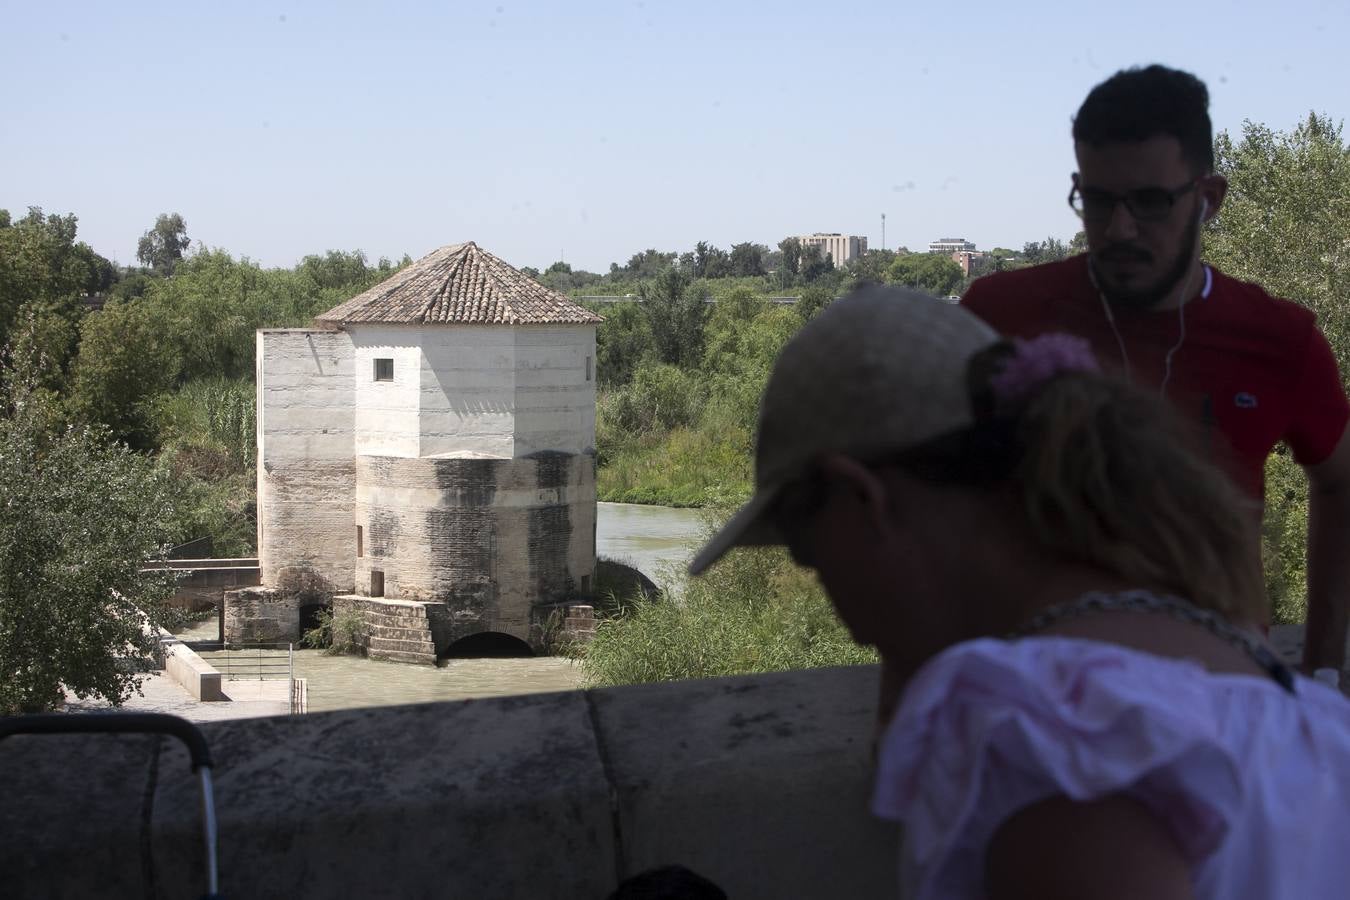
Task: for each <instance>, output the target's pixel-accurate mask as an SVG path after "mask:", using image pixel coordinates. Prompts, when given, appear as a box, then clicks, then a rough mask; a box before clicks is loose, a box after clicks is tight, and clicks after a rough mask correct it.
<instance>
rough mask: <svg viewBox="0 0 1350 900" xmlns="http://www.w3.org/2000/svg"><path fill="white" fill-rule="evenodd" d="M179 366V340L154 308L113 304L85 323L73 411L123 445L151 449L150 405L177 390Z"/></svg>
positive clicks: (71, 401) (74, 375) (75, 373)
mask: <svg viewBox="0 0 1350 900" xmlns="http://www.w3.org/2000/svg"><path fill="white" fill-rule="evenodd" d="M180 366H181V361H180V356H179V352H178V348H177V347H176V342H175V340H174V336H173V334H172V333H171V332H170V330H169V329H168V328H167V327H166V323H165V322H164V320H163V318H162V317H161V316H160V315H159V310H158V309H156V307H155V306H154V305H153V304H151V303H146V302H141V301H133V302H130V303H123V302H114V303H110V304H108V305H107V306H106V307H104V308H103V311H102V312H100V313H99V314H98V315H94V316H89V317H88V318H86V319H85V321H84V326H83V328H82V329H81V339H80V351H79V355H78V356H76V358H75V365H74V370H73V373H72V382H73V383H72V387H71V392H70V397H69V401H68V402H69V406H70V409H71V411H72V412H73V413H74V415H75V416H76V417H78V418H79V419H80V420H81V421H82V422H85V423H87V424H98V425H101V426H103V427H104V428H107V429H108V430H109V432H110V433H111V434H112V435H113V436H115V437H116V438H117V439H119V440H123V441H127V442H128V443H130V444H131V445H133V446H135V447H138V448H142V449H149V448H152V447H154V446H155V443H156V435H155V430H154V427H153V424H152V421H151V418H150V410H149V401H150V400H151V398H153V397H154V396H155V395H156V394H158V393H160V392H162V391H166V390H168V389H169V388H170V387H171V386H172V385H173V384H174V382H175V381H176V380H177V375H178V371H179V368H180Z"/></svg>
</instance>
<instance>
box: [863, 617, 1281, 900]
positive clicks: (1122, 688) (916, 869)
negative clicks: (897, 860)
mask: <svg viewBox="0 0 1350 900" xmlns="http://www.w3.org/2000/svg"><path fill="white" fill-rule="evenodd" d="M1206 674H1207V673H1205V671H1204V670H1203V669H1202V668H1201V667H1199V666H1198V665H1196V664H1193V663H1190V662H1186V661H1182V660H1170V659H1162V658H1159V657H1154V656H1150V655H1147V654H1141V653H1136V652H1133V651H1129V650H1126V649H1124V648H1120V647H1116V646H1114V645H1110V644H1103V643H1100V642H1095V641H1083V640H1075V639H1068V638H1035V639H1025V640H1020V641H1015V642H1008V641H997V640H981V641H972V642H970V643H966V644H961V645H958V646H957V647H954V648H952V649H950V650H948V651H946V652H945V653H944V654H942V655H941V656H939V657H937V658H936V659H934V660H933V661H931V662H930V663H928V664H927V665H926V666H925V667H924V668H923V669H922V670H921V671H920V672H919V674H918V675H917V676H916V678H915V679H914V681H913V682H911V684H910V685H909V686H908V687H907V688H906V691H905V695H904V698H903V699H902V701H901V705H900V709H899V710H898V711H897V713H896V716H895V718H894V720H893V721H892V722H891V724H890V726H889V727H888V729H887V731H886V733H885V735H884V737H883V739H882V743H881V747H880V752H879V762H878V777H877V784H876V790H875V793H874V796H873V810H874V811H875V812H876V813H877V815H879V816H882V817H884V818H888V819H896V820H899V821H901V822H902V823H903V824H904V833H905V850H904V858H903V861H902V872H903V873H904V874H903V876H902V877H904V879H905V881H906V882H908V884H909V886H910V887H911V889H913V890H914V891H915V896H917V897H921V898H927V897H944V898H951V897H967V896H979V895H981V893H982V886H983V874H984V857H985V851H986V848H987V846H988V844H989V841H990V839H991V837H992V836H993V834H994V832H995V831H996V830H997V829H998V827H999V826H1000V825H1002V824H1003V823H1004V822H1005V821H1006V820H1007V819H1008V818H1009V817H1010V816H1011V815H1012V814H1013V813H1015V812H1017V811H1018V810H1019V809H1022V808H1023V807H1026V806H1028V805H1030V804H1033V803H1036V802H1038V801H1040V800H1043V799H1046V798H1048V797H1051V796H1054V795H1057V794H1063V795H1066V796H1068V797H1070V798H1072V799H1075V800H1092V799H1096V798H1100V797H1104V796H1106V795H1108V794H1114V793H1125V794H1128V795H1129V796H1132V797H1134V798H1136V799H1138V800H1139V801H1141V802H1142V803H1143V804H1144V805H1145V806H1147V807H1148V808H1150V809H1152V810H1154V811H1155V812H1156V813H1157V814H1158V815H1159V817H1160V818H1162V819H1163V820H1164V821H1166V822H1167V823H1168V824H1169V825H1170V827H1171V828H1172V830H1173V833H1174V835H1175V837H1176V839H1177V841H1178V843H1179V845H1180V846H1181V848H1182V850H1183V852H1184V853H1185V854H1186V856H1187V858H1189V859H1190V860H1192V862H1199V861H1201V860H1203V859H1204V858H1205V857H1207V856H1208V855H1209V854H1211V853H1213V852H1214V850H1215V849H1216V848H1217V847H1218V846H1219V845H1220V844H1221V843H1222V841H1223V839H1224V837H1225V835H1226V834H1227V833H1228V830H1229V828H1230V827H1231V825H1232V823H1233V822H1235V821H1236V820H1237V817H1238V815H1239V811H1240V810H1241V808H1242V792H1243V780H1242V777H1241V767H1240V766H1239V764H1238V761H1237V759H1236V757H1235V756H1234V755H1233V754H1232V753H1231V752H1230V751H1229V750H1228V749H1226V748H1225V740H1224V734H1223V732H1224V730H1225V721H1226V720H1227V719H1228V718H1231V716H1230V712H1229V711H1225V710H1222V709H1216V708H1215V704H1216V700H1215V697H1214V695H1213V692H1212V691H1208V692H1207V691H1206V689H1205V688H1204V686H1203V684H1202V683H1203V682H1204V681H1205V680H1206V679H1205V675H1206ZM1271 688H1272V690H1278V689H1277V688H1275V687H1274V685H1273V684H1272V685H1271ZM1229 737H1231V735H1229Z"/></svg>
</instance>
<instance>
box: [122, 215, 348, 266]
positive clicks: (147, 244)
mask: <svg viewBox="0 0 1350 900" xmlns="http://www.w3.org/2000/svg"><path fill="white" fill-rule="evenodd" d="M190 243H191V242H190V241H189V240H188V236H187V223H186V222H184V221H183V217H182V216H180V215H179V214H178V213H160V215H159V218H157V219H155V226H154V227H153V228H151V229H150V230H149V231H147V232H146V233H145V234H143V235H141V240H140V242H139V243H138V244H137V245H136V258H137V259H139V260H140V261H141V263H142V264H144V265H147V266H149V267H150V268H152V269H154V270H155V271H156V272H158V273H159V274H160V275H165V276H168V275H172V274H173V270H174V268H175V267H176V266H177V265H178V262H179V260H181V259H182V258H183V251H184V250H186V249H187V248H188V246H189V244H190ZM363 261H364V260H363Z"/></svg>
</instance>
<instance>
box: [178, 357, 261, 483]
mask: <svg viewBox="0 0 1350 900" xmlns="http://www.w3.org/2000/svg"><path fill="white" fill-rule="evenodd" d="M153 403H154V409H155V414H154V422H155V425H156V428H157V430H158V432H159V438H160V443H161V446H164V447H179V448H186V447H192V448H199V449H204V450H215V451H219V452H222V453H224V454H225V455H226V456H227V457H228V459H229V460H230V462H231V463H232V465H233V466H234V467H236V468H238V469H251V468H252V467H253V464H254V462H255V461H256V459H257V431H256V426H255V422H256V421H257V419H256V410H255V405H256V393H255V390H254V386H253V381H252V380H251V379H242V378H241V379H231V378H202V379H198V380H197V381H190V382H188V383H187V384H185V385H183V387H182V388H180V389H179V390H178V391H177V392H175V393H172V394H165V395H162V396H160V397H158V398H156V399H155V400H154V401H153Z"/></svg>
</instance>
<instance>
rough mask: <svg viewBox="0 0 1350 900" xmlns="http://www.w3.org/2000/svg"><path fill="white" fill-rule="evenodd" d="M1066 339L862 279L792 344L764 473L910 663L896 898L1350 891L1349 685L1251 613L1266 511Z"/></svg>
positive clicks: (891, 755)
mask: <svg viewBox="0 0 1350 900" xmlns="http://www.w3.org/2000/svg"><path fill="white" fill-rule="evenodd" d="M1189 440H1191V436H1190V435H1188V434H1187V433H1186V432H1185V430H1184V428H1183V426H1181V425H1180V424H1178V422H1177V421H1176V420H1174V419H1173V418H1172V417H1171V416H1170V414H1169V413H1168V411H1167V410H1166V408H1165V407H1164V405H1163V404H1162V403H1161V402H1160V401H1159V400H1158V399H1157V398H1154V397H1151V396H1147V395H1144V394H1142V393H1140V392H1138V391H1136V390H1134V389H1133V388H1131V387H1129V386H1128V385H1125V384H1122V383H1119V382H1117V381H1114V380H1111V379H1108V378H1106V377H1104V376H1102V375H1100V374H1098V373H1097V371H1096V366H1095V363H1094V361H1093V359H1092V356H1091V353H1090V351H1089V350H1088V349H1087V348H1086V345H1085V344H1083V343H1080V342H1079V341H1077V340H1076V339H1074V338H1070V337H1067V336H1063V335H1054V336H1048V337H1044V338H1039V339H1037V340H1036V341H1032V342H1028V343H1014V344H1009V343H1006V342H1004V341H1002V340H1001V339H1000V338H999V337H998V335H996V334H995V333H993V332H992V331H990V330H989V328H988V327H987V326H985V325H984V324H983V323H981V322H980V321H979V320H977V319H976V318H975V317H974V316H972V315H970V314H968V313H967V312H966V311H965V310H963V309H961V308H959V307H955V306H951V305H948V304H945V303H941V302H939V301H935V300H933V299H932V298H929V297H926V296H923V295H920V294H915V293H912V292H907V291H899V290H895V289H887V288H880V287H874V288H866V289H863V290H862V291H859V292H855V293H854V294H852V295H850V296H849V297H846V298H844V299H843V300H840V301H838V302H836V303H835V304H833V305H831V306H830V307H829V308H827V309H826V310H825V311H824V312H823V313H822V314H821V315H819V316H818V317H817V318H815V319H814V320H812V321H811V322H810V323H808V324H807V325H806V326H805V327H804V328H803V329H802V330H801V331H800V332H799V333H798V334H797V335H796V336H795V337H794V338H793V340H792V341H790V342H789V343H788V345H787V346H786V347H785V348H784V350H783V352H782V354H781V355H780V357H779V359H778V360H777V362H776V364H775V366H774V370H773V373H772V375H771V376H770V379H769V383H768V385H767V387H766V389H765V393H764V397H763V400H762V403H761V409H760V421H759V430H758V435H757V440H756V454H755V482H756V491H755V495H754V497H753V498H752V499H751V501H750V502H749V503H748V504H747V505H746V506H745V507H744V508H743V509H742V510H740V511H739V512H738V513H737V514H736V515H735V516H733V517H732V519H731V520H730V521H729V522H728V523H727V525H726V526H725V527H724V528H723V530H722V531H721V532H719V533H718V534H717V535H716V536H715V537H714V538H713V540H712V541H711V542H710V543H709V545H708V546H707V547H706V548H704V550H703V551H702V552H701V553H700V554H699V555H698V556H697V557H696V558H695V560H694V562H693V564H692V565H691V571H692V572H693V573H695V574H697V572H698V571H701V570H702V569H704V568H706V567H707V566H708V565H711V564H712V563H713V562H715V561H716V559H717V558H718V557H720V556H721V555H722V554H723V553H725V552H726V551H727V550H728V549H730V548H731V547H733V546H737V545H763V544H786V545H787V547H788V549H789V550H790V552H791V553H792V555H793V557H794V558H795V559H796V560H797V561H798V562H799V563H800V564H802V565H806V566H809V567H811V568H813V569H814V570H815V571H816V573H817V574H818V576H819V578H820V580H821V583H822V584H823V585H824V587H825V590H826V591H827V593H828V594H829V596H830V599H831V601H832V602H833V604H834V606H835V609H836V610H837V611H838V613H839V615H840V617H841V618H842V619H843V621H844V623H845V624H846V625H847V626H848V628H849V630H850V632H851V633H852V635H853V637H854V638H855V639H856V640H857V641H859V642H860V643H863V644H868V645H872V646H874V647H876V648H877V649H878V651H879V653H880V655H881V657H882V659H883V662H884V666H885V668H886V669H887V670H888V671H889V672H891V673H893V674H896V675H897V676H898V679H897V683H900V684H902V685H903V688H902V691H901V693H900V696H899V700H898V704H897V705H896V708H895V711H894V715H893V716H892V717H891V718H890V722H889V725H888V726H887V727H886V729H885V731H884V732H883V734H882V736H881V739H880V742H879V745H878V766H877V781H876V786H875V793H874V797H873V809H874V811H875V812H876V813H877V814H878V815H880V816H883V817H886V818H891V819H896V820H899V821H900V822H902V823H903V825H904V833H905V846H904V850H903V852H902V859H901V867H900V869H901V878H902V881H903V882H904V883H905V885H906V887H907V888H908V891H907V894H906V895H907V896H914V897H919V898H963V897H1038V898H1044V897H1082V898H1116V897H1120V898H1124V897H1150V898H1191V897H1195V898H1220V897H1222V898H1248V897H1250V898H1256V897H1260V898H1295V897H1297V898H1314V897H1341V896H1345V891H1346V890H1347V888H1346V885H1347V884H1350V704H1348V703H1347V702H1346V700H1345V698H1344V697H1342V696H1341V695H1340V694H1339V693H1337V692H1336V691H1335V690H1332V689H1331V688H1328V687H1326V686H1324V685H1321V684H1317V683H1315V682H1312V681H1310V680H1307V679H1304V678H1303V677H1301V676H1299V675H1297V674H1295V673H1294V672H1292V671H1291V670H1290V669H1289V668H1288V667H1286V666H1285V665H1284V664H1283V663H1281V662H1280V661H1279V659H1278V658H1277V657H1276V656H1275V655H1274V654H1273V652H1272V651H1271V650H1270V649H1269V647H1268V646H1267V645H1266V644H1265V643H1264V642H1263V641H1262V639H1261V638H1260V636H1259V634H1258V633H1256V632H1255V631H1253V630H1252V629H1251V628H1249V627H1247V623H1252V622H1258V621H1260V620H1261V613H1260V609H1261V605H1262V603H1263V602H1264V592H1263V588H1262V580H1261V571H1260V556H1259V549H1258V547H1257V546H1256V542H1255V539H1254V538H1255V535H1254V534H1253V531H1254V529H1253V528H1252V527H1251V519H1252V510H1251V509H1250V508H1249V507H1246V506H1244V501H1243V500H1242V498H1241V497H1240V496H1239V495H1238V494H1237V492H1236V491H1235V490H1234V489H1233V488H1231V487H1230V485H1229V482H1228V479H1227V478H1226V477H1224V476H1223V475H1222V474H1221V473H1220V472H1218V471H1215V470H1214V469H1212V468H1211V467H1210V465H1208V464H1207V463H1206V462H1205V461H1204V460H1203V457H1202V456H1200V455H1199V454H1197V453H1195V452H1192V451H1191V450H1190V449H1188V441H1189Z"/></svg>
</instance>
